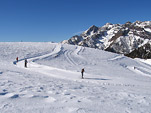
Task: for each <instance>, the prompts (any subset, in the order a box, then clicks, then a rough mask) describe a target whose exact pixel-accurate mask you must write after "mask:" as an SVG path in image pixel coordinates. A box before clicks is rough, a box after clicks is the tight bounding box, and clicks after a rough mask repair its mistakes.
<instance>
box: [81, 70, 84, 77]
mask: <svg viewBox="0 0 151 113" xmlns="http://www.w3.org/2000/svg"><path fill="white" fill-rule="evenodd" d="M83 73H84V68H83V69H82V70H81V74H82V79H84V78H83Z"/></svg>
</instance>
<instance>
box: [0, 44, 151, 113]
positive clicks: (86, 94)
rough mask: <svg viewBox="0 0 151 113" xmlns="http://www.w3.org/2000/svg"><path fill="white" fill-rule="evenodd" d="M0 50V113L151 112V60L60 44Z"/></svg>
mask: <svg viewBox="0 0 151 113" xmlns="http://www.w3.org/2000/svg"><path fill="white" fill-rule="evenodd" d="M0 48H1V49H0V53H1V54H0V64H1V65H0V113H151V63H150V60H140V59H131V58H128V57H125V56H122V55H118V54H114V53H110V52H105V51H101V50H97V49H92V48H85V47H80V46H71V45H63V44H60V43H46V42H45V43H33V42H31V43H30V42H26V43H25V42H20V43H19V42H5V43H2V42H1V43H0ZM16 57H18V58H19V61H18V62H16ZM24 59H27V60H28V63H27V68H25V67H24ZM82 68H84V69H85V73H84V79H81V69H82Z"/></svg>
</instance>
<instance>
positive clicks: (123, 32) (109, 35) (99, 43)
mask: <svg viewBox="0 0 151 113" xmlns="http://www.w3.org/2000/svg"><path fill="white" fill-rule="evenodd" d="M62 43H66V44H72V45H79V46H84V47H91V48H97V49H101V50H105V51H110V52H114V53H119V54H124V55H126V56H128V57H132V58H143V59H147V58H151V21H145V22H141V21H136V22H134V23H131V22H127V23H125V24H123V25H121V24H111V23H107V24H105V25H104V26H102V27H96V26H94V25H93V26H91V27H90V28H89V29H88V30H86V31H85V32H83V33H82V34H81V35H76V36H73V37H72V38H70V39H69V40H65V41H63V42H62Z"/></svg>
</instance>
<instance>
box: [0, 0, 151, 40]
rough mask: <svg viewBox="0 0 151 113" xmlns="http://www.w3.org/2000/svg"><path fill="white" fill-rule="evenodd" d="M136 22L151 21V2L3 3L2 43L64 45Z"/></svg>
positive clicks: (69, 0)
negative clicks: (87, 33)
mask: <svg viewBox="0 0 151 113" xmlns="http://www.w3.org/2000/svg"><path fill="white" fill-rule="evenodd" d="M136 20H140V21H151V0H0V42H7V41H8V42H20V41H25V42H26V41H27V42H45V41H54V42H60V41H62V40H66V39H69V38H70V37H72V36H73V35H75V34H78V33H79V32H81V31H84V30H86V29H88V28H89V27H90V26H92V25H96V26H99V27H100V26H103V25H104V24H105V23H107V22H109V23H113V24H116V23H120V24H124V23H125V22H127V21H131V22H134V21H136Z"/></svg>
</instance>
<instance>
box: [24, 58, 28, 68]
mask: <svg viewBox="0 0 151 113" xmlns="http://www.w3.org/2000/svg"><path fill="white" fill-rule="evenodd" d="M27 63H28V61H27V59H25V67H26V68H27Z"/></svg>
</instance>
